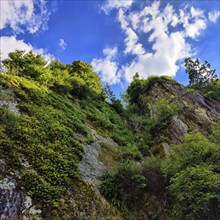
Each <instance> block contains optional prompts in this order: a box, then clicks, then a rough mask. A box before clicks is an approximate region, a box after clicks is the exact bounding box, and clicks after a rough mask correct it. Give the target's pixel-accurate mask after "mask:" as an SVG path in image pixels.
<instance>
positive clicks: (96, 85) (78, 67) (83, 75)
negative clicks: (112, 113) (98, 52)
mask: <svg viewBox="0 0 220 220" xmlns="http://www.w3.org/2000/svg"><path fill="white" fill-rule="evenodd" d="M70 74H71V75H72V76H74V77H76V78H79V79H82V80H83V81H84V82H85V85H86V87H87V88H89V89H90V90H92V91H94V92H95V93H97V94H101V92H102V85H101V83H100V78H99V76H98V75H97V74H96V73H95V72H93V71H92V66H91V65H90V64H88V63H84V62H82V61H80V60H78V61H74V62H73V63H72V65H71V70H70Z"/></svg>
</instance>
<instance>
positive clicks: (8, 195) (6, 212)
mask: <svg viewBox="0 0 220 220" xmlns="http://www.w3.org/2000/svg"><path fill="white" fill-rule="evenodd" d="M16 185H17V183H16V180H15V179H12V178H11V177H6V178H4V179H2V180H0V219H2V220H16V219H18V217H20V218H23V219H29V217H30V216H36V215H38V214H40V213H41V210H37V209H35V207H34V206H32V199H31V198H30V197H29V196H27V195H26V193H25V192H22V191H19V190H17V189H16Z"/></svg>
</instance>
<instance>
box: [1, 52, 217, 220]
mask: <svg viewBox="0 0 220 220" xmlns="http://www.w3.org/2000/svg"><path fill="white" fill-rule="evenodd" d="M189 61H190V60H188V62H189ZM2 63H3V64H4V66H5V67H6V69H7V72H5V73H3V74H1V75H0V89H1V91H0V98H1V100H3V102H2V103H3V104H1V107H0V159H5V161H6V166H7V167H6V168H7V169H5V173H2V174H1V177H3V176H7V175H11V173H13V171H14V170H17V171H18V172H19V176H16V175H14V176H13V178H15V179H16V181H17V183H18V189H20V190H24V191H26V192H27V193H28V195H30V196H31V198H32V199H33V201H34V205H36V206H37V207H39V208H40V209H41V210H42V211H43V212H42V217H43V218H45V219H61V218H63V219H69V218H70V216H71V218H74V219H83V217H82V218H81V217H79V215H78V214H76V213H77V211H76V210H75V209H74V208H73V207H75V206H77V207H78V209H77V210H80V211H82V212H84V211H85V209H86V210H87V211H88V213H89V211H90V212H93V209H94V207H96V208H97V209H99V212H100V213H102V212H103V213H110V211H109V210H112V207H111V206H115V207H117V209H119V211H120V212H121V213H122V215H123V218H124V219H159V220H160V219H161V220H162V219H178V220H179V219H180V220H181V219H184V220H185V219H202V220H203V219H204V220H205V219H219V218H220V212H219V210H220V209H219V207H220V193H219V192H220V181H219V180H220V174H219V173H220V166H219V164H220V149H219V138H220V124H219V122H218V123H217V122H216V123H213V128H212V134H211V135H210V136H208V137H205V136H204V135H202V134H201V133H199V131H197V130H195V129H194V128H195V127H194V126H193V125H192V128H191V130H192V133H191V134H189V135H188V136H187V137H186V138H185V139H184V140H183V141H182V143H180V142H175V143H177V144H173V145H171V147H170V148H171V151H170V153H169V154H168V155H167V156H166V157H164V154H163V153H161V145H162V143H164V142H165V143H168V144H170V143H172V141H171V140H170V136H169V134H168V132H169V131H170V130H169V126H170V124H171V121H172V119H173V117H174V116H176V117H180V118H181V114H182V112H183V111H182V110H183V108H181V104H180V103H179V102H176V101H175V100H174V98H175V96H172V95H170V94H164V93H163V94H157V92H158V91H159V89H160V86H161V84H162V86H164V87H166V86H167V85H168V87H166V89H167V88H172V87H175V86H176V87H178V86H177V84H176V82H175V81H174V80H173V79H172V78H169V77H165V76H162V77H157V76H152V77H149V78H148V79H140V78H139V76H138V74H136V75H135V76H134V79H133V82H132V83H131V84H130V86H129V87H128V89H127V91H126V93H125V95H124V102H125V105H124V106H125V107H124V106H123V105H122V103H121V101H120V100H118V99H116V97H115V95H114V94H113V92H112V91H111V89H110V86H109V85H106V86H104V88H102V85H101V82H100V79H99V76H98V75H97V74H96V73H94V72H93V71H92V67H91V65H89V64H87V63H84V62H82V61H74V62H73V63H72V64H71V65H68V64H62V63H60V62H59V61H52V62H51V63H50V64H48V63H46V62H45V61H44V59H43V58H42V57H41V56H40V55H35V54H33V53H32V52H29V53H25V52H24V51H15V52H13V53H10V54H9V58H8V59H6V60H4V61H3V62H2ZM191 64H192V63H191ZM209 67H210V66H209V65H208V63H205V66H204V67H203V69H204V71H207V69H205V68H209ZM212 73H214V72H210V74H211V75H207V77H208V78H209V77H211V76H212V75H213V74H212ZM198 77H199V76H198ZM198 79H199V80H200V78H198ZM193 80H194V79H193ZM207 80H208V79H205V78H204V79H201V80H200V81H201V82H202V84H198V83H197V81H196V80H194V81H193V82H192V85H193V88H194V89H197V87H198V89H199V90H200V91H201V92H202V93H203V94H207V95H208V96H209V97H212V98H214V99H216V100H219V97H220V96H219V95H218V93H219V85H220V84H219V80H218V79H213V80H208V81H210V82H208V81H207ZM153 89H154V91H153V92H152V90H153ZM155 91H156V92H155ZM184 91H185V90H184ZM183 95H185V94H183ZM1 100H0V101H1ZM8 103H13V104H14V105H16V108H18V109H19V114H18V113H16V111H14V110H13V109H12V108H10V105H9V104H8ZM190 108H191V109H192V114H193V108H194V105H193V104H192V105H191V106H190ZM185 109H189V106H187V108H185ZM183 118H184V117H183ZM91 129H93V130H94V131H95V132H97V136H99V137H98V138H100V139H101V138H103V139H104V140H106V143H105V141H104V142H103V141H100V145H101V147H102V153H100V155H99V159H100V160H101V162H103V163H105V164H107V168H108V170H106V172H105V173H104V174H103V175H102V176H101V177H100V180H101V184H100V192H101V193H102V195H103V196H104V197H105V198H106V199H107V200H108V201H109V202H110V204H111V205H109V204H108V203H107V202H106V201H105V200H104V198H103V197H101V196H100V195H98V194H96V192H95V191H94V190H93V189H92V186H89V185H88V184H86V183H85V182H83V181H82V179H81V177H80V175H79V170H78V166H79V163H80V161H81V160H82V158H83V156H84V150H83V145H84V144H91V143H93V142H95V141H96V138H97V137H95V136H96V135H93V134H92V132H91ZM98 138H97V140H98ZM105 138H106V139H105ZM109 138H111V141H112V140H113V141H115V144H113V145H114V146H110V145H109V146H107V145H108V143H107V142H108V140H110V139H109ZM101 142H103V143H101ZM105 145H106V146H105ZM91 146H92V145H91ZM158 149H159V150H158ZM157 151H158V152H157ZM98 197H100V198H99V199H98ZM73 201H74V202H75V203H74V204H72V202H73ZM85 201H86V203H85ZM84 203H85V204H84ZM103 204H104V205H103ZM107 204H108V205H107ZM85 207H86V208H85ZM91 210H92V211H91ZM115 213H117V212H115ZM106 215H107V214H106ZM64 216H65V217H64ZM113 216H118V215H117V214H115V215H113ZM93 217H94V216H93ZM107 217H108V216H107ZM95 218H96V216H95V217H94V219H95ZM110 218H111V217H110ZM91 219H93V218H92V217H91ZM112 219H114V218H112ZM116 219H120V217H118V218H116Z"/></svg>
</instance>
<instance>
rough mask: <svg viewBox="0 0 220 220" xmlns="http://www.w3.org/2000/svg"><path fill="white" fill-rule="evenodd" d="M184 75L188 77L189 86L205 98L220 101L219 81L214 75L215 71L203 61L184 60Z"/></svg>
mask: <svg viewBox="0 0 220 220" xmlns="http://www.w3.org/2000/svg"><path fill="white" fill-rule="evenodd" d="M185 68H186V73H187V74H188V75H189V86H190V87H191V88H193V89H195V90H198V91H200V92H201V93H202V94H204V95H205V96H208V97H210V98H212V99H215V100H218V101H220V79H219V78H218V77H217V75H215V70H212V69H211V65H210V64H209V63H208V62H207V61H205V62H204V63H203V64H201V63H200V61H199V59H198V58H197V59H196V60H194V61H193V60H192V59H191V58H190V57H188V58H186V59H185Z"/></svg>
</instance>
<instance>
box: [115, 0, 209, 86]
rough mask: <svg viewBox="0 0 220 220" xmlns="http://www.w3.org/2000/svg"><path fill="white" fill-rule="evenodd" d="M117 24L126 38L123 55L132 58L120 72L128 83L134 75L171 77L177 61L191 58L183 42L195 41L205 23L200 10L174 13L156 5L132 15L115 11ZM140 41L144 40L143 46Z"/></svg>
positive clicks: (192, 9)
mask: <svg viewBox="0 0 220 220" xmlns="http://www.w3.org/2000/svg"><path fill="white" fill-rule="evenodd" d="M118 21H119V22H120V25H121V28H122V30H124V32H125V34H126V38H125V40H124V43H125V50H124V53H125V54H131V55H135V57H134V59H133V60H132V61H131V62H130V63H126V64H124V65H123V66H122V68H121V72H124V78H125V80H126V81H128V82H131V80H132V77H133V76H134V74H135V73H136V72H139V74H140V76H141V77H142V78H146V77H148V76H150V75H169V76H175V74H176V72H177V71H178V70H179V68H180V67H179V65H178V64H177V63H178V61H180V60H183V59H184V58H185V57H187V56H190V55H192V49H191V46H190V44H189V43H188V39H187V38H191V39H195V38H197V37H198V36H199V35H200V34H201V32H202V31H203V30H205V29H206V23H207V19H206V18H205V16H204V12H203V11H202V10H200V9H197V8H194V7H189V6H186V7H185V8H184V9H181V10H179V11H175V10H174V8H173V6H172V5H170V4H167V5H166V7H164V8H163V9H161V8H160V2H159V1H155V2H153V3H152V4H151V5H150V6H146V7H144V8H143V9H142V10H140V11H136V12H126V11H124V10H121V9H119V10H118ZM171 30H172V31H171ZM140 39H145V42H143V40H142V42H141V41H140ZM144 45H145V46H144Z"/></svg>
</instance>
